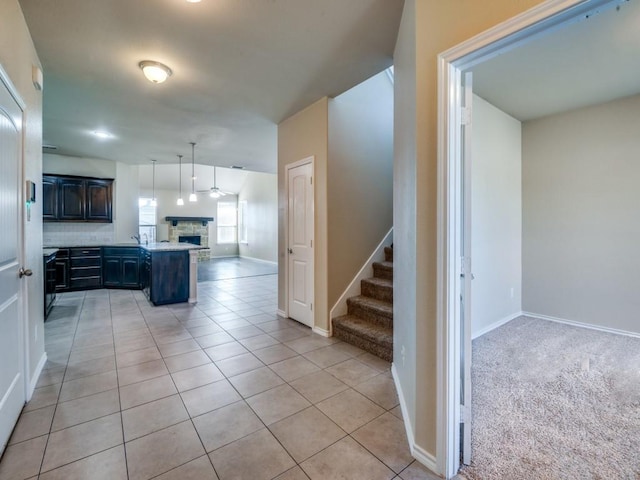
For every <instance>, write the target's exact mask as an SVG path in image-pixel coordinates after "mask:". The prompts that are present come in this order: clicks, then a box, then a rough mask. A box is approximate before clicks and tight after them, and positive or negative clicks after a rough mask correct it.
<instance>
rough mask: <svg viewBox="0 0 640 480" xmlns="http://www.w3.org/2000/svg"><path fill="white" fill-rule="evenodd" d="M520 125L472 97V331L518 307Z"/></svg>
mask: <svg viewBox="0 0 640 480" xmlns="http://www.w3.org/2000/svg"><path fill="white" fill-rule="evenodd" d="M521 132H522V127H521V124H520V122H519V121H518V120H516V119H515V118H513V117H511V116H509V115H507V114H506V113H504V112H503V111H501V110H499V109H497V108H496V107H494V106H493V105H491V104H490V103H488V102H486V101H485V100H483V99H482V98H480V97H478V96H474V97H473V140H472V147H471V150H472V151H471V165H472V166H471V192H472V193H471V202H472V207H471V218H472V225H471V262H472V268H471V270H472V271H473V275H474V277H475V278H474V280H473V284H472V288H473V290H472V294H471V295H472V298H471V335H472V336H473V337H474V338H475V337H476V336H478V335H479V334H481V333H483V332H484V331H486V330H487V329H488V328H491V327H492V326H495V324H497V323H499V322H501V321H503V320H507V319H511V318H513V317H514V316H516V315H518V314H519V313H520V312H521V310H522V168H521V167H522V154H521V152H522V135H521Z"/></svg>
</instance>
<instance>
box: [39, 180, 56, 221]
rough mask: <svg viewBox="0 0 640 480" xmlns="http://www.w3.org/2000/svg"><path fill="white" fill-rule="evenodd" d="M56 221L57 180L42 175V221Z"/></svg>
mask: <svg viewBox="0 0 640 480" xmlns="http://www.w3.org/2000/svg"><path fill="white" fill-rule="evenodd" d="M57 219H58V179H57V178H56V177H50V176H47V175H43V177H42V220H44V221H45V222H47V221H55V220H57Z"/></svg>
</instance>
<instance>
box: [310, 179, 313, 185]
mask: <svg viewBox="0 0 640 480" xmlns="http://www.w3.org/2000/svg"><path fill="white" fill-rule="evenodd" d="M309 182H310V183H311V185H313V177H309Z"/></svg>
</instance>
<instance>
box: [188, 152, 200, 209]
mask: <svg viewBox="0 0 640 480" xmlns="http://www.w3.org/2000/svg"><path fill="white" fill-rule="evenodd" d="M189 143H191V195H189V201H190V202H197V201H198V197H197V196H196V171H195V149H196V144H195V142H189Z"/></svg>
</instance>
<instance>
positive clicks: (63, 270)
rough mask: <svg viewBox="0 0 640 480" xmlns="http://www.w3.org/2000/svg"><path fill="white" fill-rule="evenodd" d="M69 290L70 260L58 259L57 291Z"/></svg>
mask: <svg viewBox="0 0 640 480" xmlns="http://www.w3.org/2000/svg"><path fill="white" fill-rule="evenodd" d="M68 288H69V259H68V258H56V290H57V291H60V290H66V289H68Z"/></svg>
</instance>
